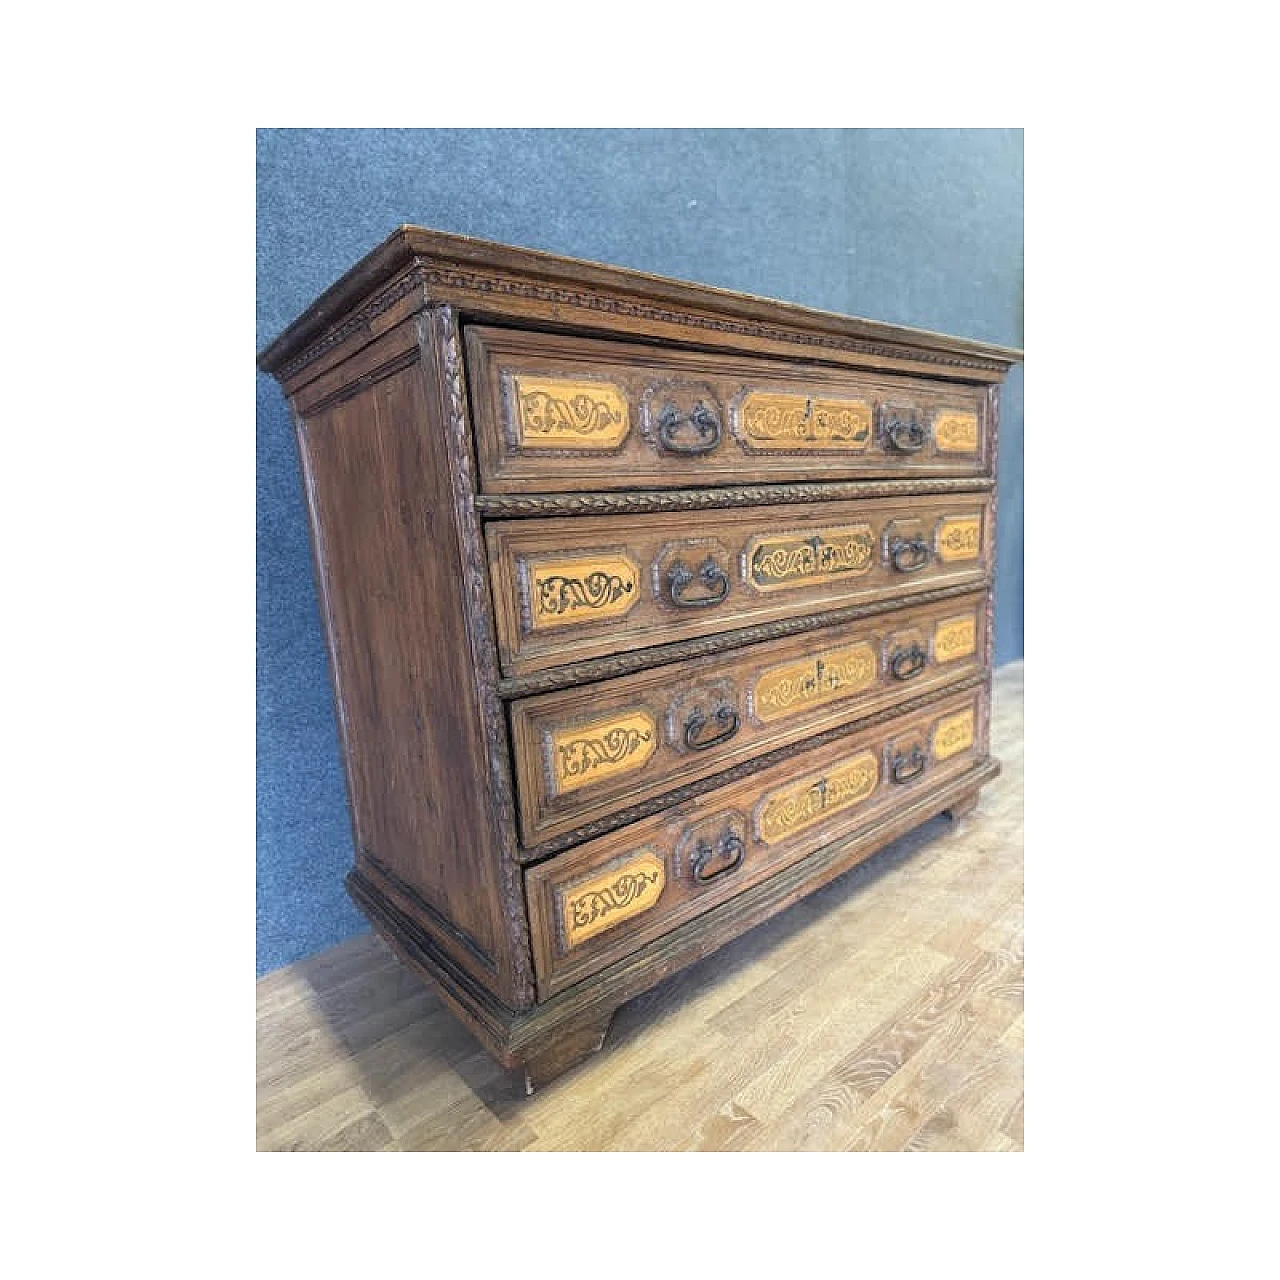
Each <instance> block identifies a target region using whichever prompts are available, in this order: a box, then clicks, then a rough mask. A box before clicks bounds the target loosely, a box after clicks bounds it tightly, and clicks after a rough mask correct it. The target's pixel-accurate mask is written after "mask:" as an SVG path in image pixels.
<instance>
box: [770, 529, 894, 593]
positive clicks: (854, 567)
mask: <svg viewBox="0 0 1280 1280" xmlns="http://www.w3.org/2000/svg"><path fill="white" fill-rule="evenodd" d="M874 554H875V534H874V533H873V532H872V529H871V526H870V525H869V524H854V525H846V526H844V527H842V528H839V529H825V530H822V531H821V532H818V533H814V534H811V535H809V536H808V537H805V536H804V535H803V534H793V535H792V536H790V537H781V538H778V537H768V538H752V539H751V541H750V542H748V543H747V550H746V557H747V564H748V566H749V567H750V574H751V582H752V584H753V585H754V586H755V587H756V589H757V590H759V591H778V590H782V589H784V588H787V587H798V586H804V585H806V584H808V583H812V582H822V581H824V580H825V579H827V578H832V577H843V576H845V575H848V574H859V573H866V571H867V570H868V569H869V568H870V567H871V561H872V557H873V556H874Z"/></svg>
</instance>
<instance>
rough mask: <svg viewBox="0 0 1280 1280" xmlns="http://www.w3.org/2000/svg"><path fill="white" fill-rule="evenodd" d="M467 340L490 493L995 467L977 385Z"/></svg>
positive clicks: (550, 340)
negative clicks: (818, 469)
mask: <svg viewBox="0 0 1280 1280" xmlns="http://www.w3.org/2000/svg"><path fill="white" fill-rule="evenodd" d="M466 341H467V355H468V361H467V364H468V377H469V386H470V392H471V407H472V415H473V419H474V425H475V433H476V444H477V450H478V454H479V461H480V472H481V486H482V488H483V489H484V490H485V491H486V492H489V493H520V492H524V493H529V492H535V493H536V492H562V491H589V492H594V491H604V490H617V489H633V488H665V487H688V486H698V485H737V484H763V483H770V482H774V481H806V480H812V479H814V478H815V477H814V464H815V462H818V463H820V464H821V468H822V470H821V478H822V479H824V480H841V479H857V478H871V477H895V476H904V477H905V476H971V475H987V474H990V471H991V448H990V435H991V431H990V425H989V424H990V422H991V418H992V408H991V401H990V398H989V395H988V392H987V389H986V388H985V386H983V385H978V384H977V383H975V384H970V385H966V384H965V383H963V382H953V383H939V382H932V381H929V380H927V379H925V378H916V377H909V376H905V375H896V374H888V373H864V372H858V371H854V370H849V369H844V368H840V367H838V366H834V365H827V366H824V365H822V364H821V363H814V364H806V365H803V366H799V365H795V364H791V363H787V362H785V361H780V360H774V359H769V358H765V357H750V356H744V355H729V354H717V353H708V352H700V351H688V350H678V349H674V348H669V347H654V346H649V345H646V344H643V343H623V342H616V341H608V340H605V339H597V338H581V337H574V336H571V335H567V334H554V333H529V332H524V331H522V330H513V329H499V328H491V327H487V326H482V325H477V326H472V327H470V328H469V329H468V330H467V332H466ZM886 415H887V416H886ZM886 422H887V423H889V425H890V426H891V427H892V428H893V429H891V430H879V429H877V424H878V423H880V424H884V423H886ZM894 424H896V426H895V425H894Z"/></svg>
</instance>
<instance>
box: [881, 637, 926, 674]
mask: <svg viewBox="0 0 1280 1280" xmlns="http://www.w3.org/2000/svg"><path fill="white" fill-rule="evenodd" d="M928 661H929V655H928V654H927V653H925V651H924V650H923V649H922V648H921V647H920V646H919V645H918V644H913V645H912V646H911V647H910V648H909V649H899V650H898V652H897V653H895V654H894V655H893V657H891V658H890V659H889V674H890V675H891V676H892V677H893V678H894V679H895V680H910V679H911V677H912V676H918V675H919V674H920V673H921V672H922V671H923V670H924V668H925V663H926V662H928Z"/></svg>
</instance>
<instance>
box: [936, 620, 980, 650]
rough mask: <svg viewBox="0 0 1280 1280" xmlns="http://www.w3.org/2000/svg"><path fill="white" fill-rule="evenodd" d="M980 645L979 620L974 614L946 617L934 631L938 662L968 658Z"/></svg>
mask: <svg viewBox="0 0 1280 1280" xmlns="http://www.w3.org/2000/svg"><path fill="white" fill-rule="evenodd" d="M977 647H978V620H977V618H976V617H975V616H974V615H973V614H965V616H964V617H963V618H946V619H944V620H943V621H941V622H939V623H938V625H937V627H936V628H935V630H934V633H933V656H934V658H935V659H936V660H937V661H938V662H954V661H955V660H956V659H957V658H966V657H968V656H969V654H971V653H973V652H974V650H975V649H976V648H977Z"/></svg>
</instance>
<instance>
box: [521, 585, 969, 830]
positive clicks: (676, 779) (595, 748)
mask: <svg viewBox="0 0 1280 1280" xmlns="http://www.w3.org/2000/svg"><path fill="white" fill-rule="evenodd" d="M985 603H986V602H985V598H984V597H983V595H981V594H975V595H971V596H967V597H965V596H962V597H960V598H958V599H956V600H949V601H945V602H943V603H941V604H933V605H926V606H923V607H921V608H916V609H902V610H899V611H895V612H893V613H889V614H884V615H882V616H880V617H878V618H875V619H870V620H867V621H864V622H857V623H852V624H845V625H844V626H841V627H831V628H827V629H825V630H824V631H821V632H819V633H816V634H815V633H812V632H811V633H809V634H807V635H804V636H792V637H784V638H783V639H780V640H775V641H773V642H771V643H765V644H761V645H754V646H750V647H748V648H746V649H737V650H730V651H728V652H726V653H721V654H714V655H711V656H710V657H706V658H701V659H695V660H693V661H689V662H684V663H681V664H680V665H679V666H678V667H674V668H673V667H657V668H651V669H650V670H648V671H644V672H639V673H636V674H634V675H631V676H623V677H620V678H619V679H617V680H612V681H602V682H600V683H598V684H594V685H588V686H586V687H585V688H575V689H568V690H560V691H557V692H554V693H549V694H543V695H541V696H540V697H534V698H525V699H521V700H518V701H516V702H514V703H512V705H511V738H512V746H513V748H514V751H515V764H516V789H517V793H518V800H519V809H520V826H521V835H522V837H523V840H524V843H525V845H526V846H535V845H538V844H539V843H541V842H543V841H547V840H550V839H552V838H554V837H558V836H562V835H564V834H565V833H566V832H571V831H574V830H575V829H578V828H581V827H583V826H585V825H586V824H587V823H590V822H592V821H594V820H596V819H598V818H602V817H604V816H606V815H608V814H610V813H614V812H617V811H618V810H622V809H626V808H628V807H630V806H633V805H636V804H638V803H640V802H642V801H644V800H647V799H649V798H650V797H653V796H658V795H660V794H662V793H664V792H669V791H671V790H673V789H675V788H677V787H683V786H687V785H688V784H690V783H692V782H694V781H696V780H698V779H700V778H705V777H709V776H711V775H712V774H718V773H721V772H723V771H724V770H726V769H728V768H730V767H732V766H734V765H736V764H738V763H739V762H740V761H743V760H748V759H751V758H753V757H756V756H759V755H761V754H763V753H764V752H767V751H772V750H775V749H777V748H779V747H783V746H787V745H790V744H791V743H798V742H804V741H807V740H809V739H812V738H813V737H814V736H815V735H817V734H820V733H822V732H823V731H824V730H826V729H829V728H831V727H833V726H834V725H837V724H840V723H842V722H844V721H849V720H856V719H861V718H863V717H865V716H868V715H871V714H874V713H875V712H877V711H880V710H882V709H884V708H886V707H891V706H894V705H896V704H898V703H901V702H903V701H905V700H906V699H908V698H915V697H919V696H921V695H923V694H926V693H934V692H937V691H939V690H941V689H943V688H944V687H947V686H948V685H950V684H953V683H955V682H956V681H958V680H959V679H961V678H963V677H966V676H969V675H971V674H973V673H974V672H975V671H977V670H979V669H984V668H985V667H986V654H985V652H979V651H978V650H977V644H978V639H979V637H978V630H977V624H978V620H979V618H980V617H983V620H984V621H985V617H984V609H985ZM939 636H940V637H941V638H942V641H943V647H942V648H941V649H940V647H939V644H938V637H939ZM966 642H967V643H966ZM611 732H612V734H613V736H612V738H611V737H610V736H609V735H610V733H611Z"/></svg>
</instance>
